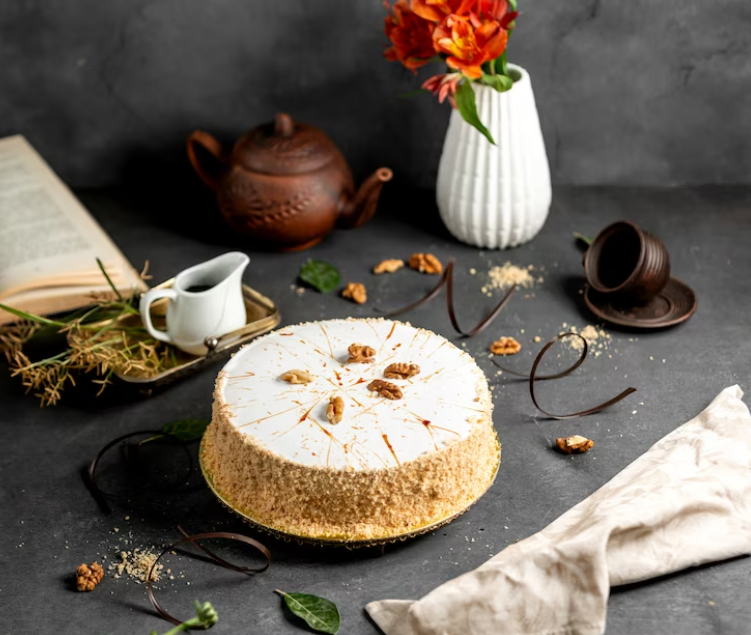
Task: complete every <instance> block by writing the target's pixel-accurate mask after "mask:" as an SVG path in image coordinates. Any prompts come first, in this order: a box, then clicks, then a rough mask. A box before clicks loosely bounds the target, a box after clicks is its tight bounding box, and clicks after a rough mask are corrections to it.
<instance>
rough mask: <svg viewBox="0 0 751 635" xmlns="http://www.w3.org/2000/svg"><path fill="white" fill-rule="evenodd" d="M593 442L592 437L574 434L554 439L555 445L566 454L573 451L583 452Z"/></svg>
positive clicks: (589, 448)
mask: <svg viewBox="0 0 751 635" xmlns="http://www.w3.org/2000/svg"><path fill="white" fill-rule="evenodd" d="M594 444H595V442H594V441H592V439H588V438H587V437H583V436H581V435H578V434H575V435H574V436H572V437H560V438H558V439H556V440H555V445H556V447H557V448H558V449H559V450H560V451H561V452H565V453H566V454H572V453H574V452H576V453H578V454H583V453H584V452H586V451H587V450H591V449H592V447H593V446H594Z"/></svg>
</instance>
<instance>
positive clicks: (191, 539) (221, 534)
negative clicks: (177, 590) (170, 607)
mask: <svg viewBox="0 0 751 635" xmlns="http://www.w3.org/2000/svg"><path fill="white" fill-rule="evenodd" d="M178 529H179V530H180V533H182V534H183V536H185V537H184V538H181V539H180V540H178V541H177V542H173V543H172V544H171V545H168V546H167V547H165V548H164V549H162V552H161V553H160V554H159V556H158V557H157V559H156V560H154V563H153V564H152V565H151V568H150V569H149V573H148V576H147V577H146V593H147V594H148V596H149V600H151V605H152V606H153V607H154V609H155V610H156V612H157V613H159V615H161V616H162V617H163V618H164V619H165V620H167V621H168V622H171V623H172V624H175V625H179V624H182V623H183V622H184V621H185V620H180V619H178V618H176V617H175V616H174V615H171V614H170V613H168V612H167V611H166V610H165V609H164V607H163V606H162V605H161V604H159V602H158V601H157V599H156V596H155V595H154V587H153V582H152V579H151V576H152V574H153V572H154V569H155V567H156V565H157V563H158V562H159V560H161V558H162V556H163V555H164V554H165V553H167V552H168V551H172V550H173V549H175V547H179V546H180V545H184V544H185V543H190V544H192V545H193V546H195V547H197V548H198V549H200V550H201V551H203V552H204V553H205V554H206V555H208V556H209V557H210V558H211V559H212V560H213V561H214V562H216V563H217V564H218V565H219V566H220V567H224V568H225V569H230V570H231V571H237V572H238V573H243V574H245V575H247V576H253V575H255V574H256V573H263V572H264V571H266V569H268V568H269V566H270V565H271V552H270V551H269V550H268V549H267V548H266V547H264V546H263V545H262V544H261V543H260V542H258V541H257V540H254V539H253V538H250V537H249V536H243V535H242V534H236V533H232V532H227V531H210V532H207V533H202V534H194V535H192V536H190V535H188V533H187V532H186V531H185V530H184V529H183V528H182V527H179V526H178ZM213 538H220V539H223V540H234V541H236V542H242V543H244V544H246V545H250V546H251V547H253V548H254V549H255V550H256V551H259V552H260V553H261V554H263V556H264V557H265V558H266V564H265V565H263V566H261V567H257V568H252V567H242V566H238V565H236V564H232V563H231V562H228V561H227V560H225V559H224V558H220V557H219V556H217V555H216V554H215V553H214V552H213V551H211V550H210V549H209V548H208V547H204V546H203V545H201V544H200V542H199V541H201V540H211V539H213ZM192 630H198V631H204V630H206V628H205V627H202V626H194V627H192Z"/></svg>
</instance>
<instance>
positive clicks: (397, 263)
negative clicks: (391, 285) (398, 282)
mask: <svg viewBox="0 0 751 635" xmlns="http://www.w3.org/2000/svg"><path fill="white" fill-rule="evenodd" d="M403 266H404V261H403V260H399V259H397V258H389V259H388V260H382V261H381V262H380V263H378V264H377V265H376V266H375V267H373V273H375V274H376V275H380V274H382V273H394V271H396V270H398V269H401V268H402V267H403Z"/></svg>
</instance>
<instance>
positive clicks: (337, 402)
mask: <svg viewBox="0 0 751 635" xmlns="http://www.w3.org/2000/svg"><path fill="white" fill-rule="evenodd" d="M343 416H344V399H342V398H341V397H336V396H334V395H332V396H331V397H330V398H329V405H328V407H327V408H326V418H327V419H328V420H329V423H334V424H336V423H341V422H342V417H343Z"/></svg>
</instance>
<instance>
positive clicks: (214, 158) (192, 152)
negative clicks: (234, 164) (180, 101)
mask: <svg viewBox="0 0 751 635" xmlns="http://www.w3.org/2000/svg"><path fill="white" fill-rule="evenodd" d="M186 149H187V151H188V159H189V160H190V163H191V165H192V166H193V169H194V170H195V171H196V174H198V176H199V177H201V180H202V181H203V182H204V183H206V185H208V186H209V187H210V188H211V189H212V190H216V189H217V186H218V183H217V178H218V176H219V174H220V173H221V171H222V170H223V169H224V165H223V164H224V161H225V159H224V152H223V151H222V144H221V143H219V142H218V141H217V140H216V139H215V138H214V137H213V136H211V135H210V134H209V133H208V132H203V131H202V130H194V131H193V132H191V133H190V136H189V137H188V140H187V143H186ZM201 150H203V155H204V157H205V156H206V155H207V154H208V155H210V156H211V159H210V163H211V165H204V163H203V162H202V159H201V156H200V155H199V151H201Z"/></svg>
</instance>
